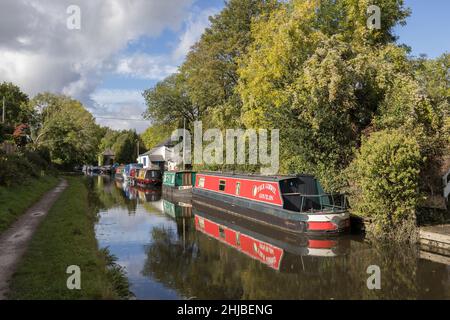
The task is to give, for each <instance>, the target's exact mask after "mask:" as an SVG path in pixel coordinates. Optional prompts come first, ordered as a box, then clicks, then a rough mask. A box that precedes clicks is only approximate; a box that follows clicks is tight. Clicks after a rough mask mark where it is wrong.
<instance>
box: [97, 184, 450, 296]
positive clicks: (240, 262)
mask: <svg viewBox="0 0 450 320" xmlns="http://www.w3.org/2000/svg"><path fill="white" fill-rule="evenodd" d="M89 185H90V188H91V189H92V192H91V194H92V197H91V200H90V201H91V202H92V203H91V204H92V205H94V206H95V207H96V208H98V216H99V219H98V223H97V225H96V236H97V240H98V243H99V246H100V247H101V248H106V247H107V248H109V250H110V252H111V253H112V254H114V255H115V256H116V257H117V259H118V261H117V262H118V264H120V265H121V266H123V267H124V268H125V270H126V273H127V277H128V280H129V282H130V290H131V291H132V293H133V294H134V295H135V297H136V298H137V299H439V298H440V299H450V266H448V265H445V264H439V263H435V262H432V261H428V260H425V259H421V258H420V250H419V249H418V248H417V247H410V246H398V245H391V244H388V243H369V242H368V241H366V240H364V239H363V238H361V237H359V236H344V237H341V238H331V239H321V238H316V239H314V238H311V237H310V238H306V237H299V236H292V235H289V234H284V233H281V232H278V231H276V230H273V229H271V228H267V227H261V226H259V225H255V224H250V223H248V222H247V221H242V220H240V219H238V218H236V217H235V216H225V215H224V214H223V213H220V212H215V210H214V209H209V210H205V209H198V208H196V207H195V206H192V205H191V204H190V203H180V202H178V201H176V200H175V199H163V198H162V196H161V192H160V190H145V189H139V188H133V187H130V186H128V185H127V184H123V183H121V182H118V181H114V180H111V179H109V178H108V177H100V176H99V177H92V178H89ZM369 266H377V267H379V270H380V286H381V288H380V289H378V290H377V289H373V290H370V289H369V288H368V286H367V279H368V278H369V277H370V276H371V275H372V273H370V274H368V273H367V272H368V267H369Z"/></svg>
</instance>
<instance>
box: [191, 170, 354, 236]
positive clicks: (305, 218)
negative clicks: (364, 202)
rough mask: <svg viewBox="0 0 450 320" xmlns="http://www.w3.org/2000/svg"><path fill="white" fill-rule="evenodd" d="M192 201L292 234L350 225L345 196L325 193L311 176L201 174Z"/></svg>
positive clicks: (333, 230)
mask: <svg viewBox="0 0 450 320" xmlns="http://www.w3.org/2000/svg"><path fill="white" fill-rule="evenodd" d="M193 200H194V202H196V203H199V204H201V205H204V206H209V207H211V208H220V209H221V210H223V211H224V212H227V213H231V214H234V215H239V216H242V217H245V218H247V219H249V220H252V221H255V222H258V223H262V224H266V225H271V226H274V227H277V228H280V229H282V230H284V231H289V232H293V233H308V234H337V233H342V232H345V231H347V230H348V229H349V228H350V214H349V212H348V210H347V207H346V200H345V196H344V195H340V194H325V192H324V191H323V189H322V187H321V185H320V183H319V182H318V181H317V179H315V178H314V177H313V176H311V175H297V176H258V175H241V174H232V173H230V174H228V173H215V172H214V173H198V174H197V177H196V182H195V187H194V190H193Z"/></svg>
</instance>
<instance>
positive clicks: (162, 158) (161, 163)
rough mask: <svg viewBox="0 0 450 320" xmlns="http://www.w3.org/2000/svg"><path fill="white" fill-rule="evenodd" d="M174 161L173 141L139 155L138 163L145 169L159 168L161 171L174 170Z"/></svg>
mask: <svg viewBox="0 0 450 320" xmlns="http://www.w3.org/2000/svg"><path fill="white" fill-rule="evenodd" d="M173 159H174V151H173V145H172V144H171V141H170V140H168V141H165V142H163V143H161V144H160V145H158V146H156V147H155V148H153V149H151V150H150V151H148V152H146V153H143V154H141V155H139V158H138V159H137V160H138V163H141V164H142V165H143V166H144V169H148V168H151V167H155V166H157V167H159V168H161V170H172V168H171V167H173V163H174V162H173Z"/></svg>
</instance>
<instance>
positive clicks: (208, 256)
mask: <svg viewBox="0 0 450 320" xmlns="http://www.w3.org/2000/svg"><path fill="white" fill-rule="evenodd" d="M152 236H153V242H152V243H151V244H150V245H149V246H148V248H147V255H148V258H147V261H146V264H145V266H144V270H143V274H144V275H146V276H149V277H152V278H154V279H156V280H157V281H160V282H161V283H163V284H165V285H166V286H168V287H170V288H173V289H175V290H177V291H178V292H179V293H180V294H181V295H183V296H185V297H197V298H200V299H331V298H334V299H400V298H425V297H428V298H430V297H435V298H436V297H440V298H445V297H446V295H447V297H448V293H446V292H448V291H449V283H448V272H445V270H444V272H436V273H433V277H434V278H433V279H430V278H429V277H428V275H429V273H432V272H431V270H430V268H429V266H430V265H429V264H427V263H420V264H418V262H417V250H416V249H415V248H411V247H401V246H397V247H393V246H386V245H379V244H373V245H371V246H369V245H368V244H367V243H361V242H357V241H352V243H351V252H350V254H348V255H345V256H339V257H335V258H322V257H310V256H303V257H301V256H296V255H293V254H290V253H285V256H284V257H283V260H282V266H281V269H280V271H275V270H272V269H270V268H269V267H267V266H265V265H263V264H262V263H260V262H259V261H256V260H253V259H251V258H249V257H247V256H245V255H244V254H242V253H239V252H237V251H236V250H235V249H233V248H230V247H228V246H226V245H224V244H222V243H220V242H219V241H217V240H215V239H211V238H209V237H207V236H206V235H204V234H201V233H199V232H187V235H186V244H185V245H183V241H182V237H181V236H180V235H177V234H176V232H175V231H174V230H172V229H168V228H154V229H153V231H152ZM369 265H378V266H379V267H380V268H381V287H382V290H368V289H367V286H366V280H367V278H368V277H369V274H367V273H366V270H367V267H368V266H369ZM432 265H433V267H434V268H436V267H437V268H441V267H440V266H437V265H434V264H432ZM427 266H428V267H427ZM444 268H445V267H444ZM419 278H420V279H419ZM423 282H425V283H427V284H428V287H432V288H433V289H432V290H433V293H432V292H430V291H429V292H427V291H426V288H427V286H426V285H424V283H423Z"/></svg>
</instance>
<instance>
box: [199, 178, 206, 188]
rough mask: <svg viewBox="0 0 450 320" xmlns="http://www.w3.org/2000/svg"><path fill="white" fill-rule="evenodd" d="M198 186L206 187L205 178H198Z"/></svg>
mask: <svg viewBox="0 0 450 320" xmlns="http://www.w3.org/2000/svg"><path fill="white" fill-rule="evenodd" d="M198 187H199V188H204V187H205V178H200V179H198Z"/></svg>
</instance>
